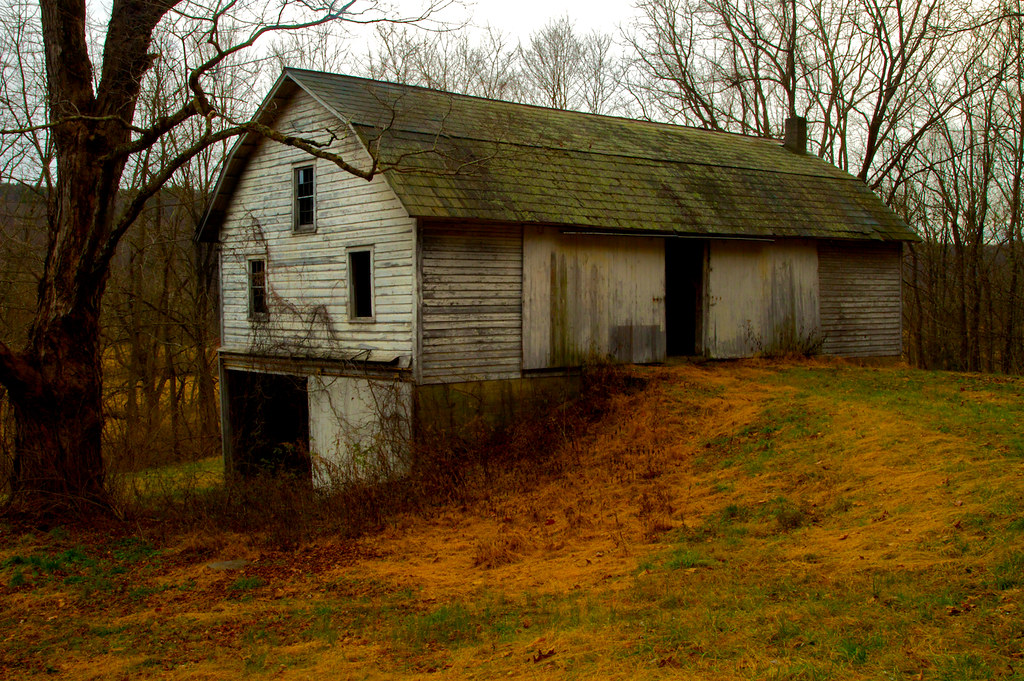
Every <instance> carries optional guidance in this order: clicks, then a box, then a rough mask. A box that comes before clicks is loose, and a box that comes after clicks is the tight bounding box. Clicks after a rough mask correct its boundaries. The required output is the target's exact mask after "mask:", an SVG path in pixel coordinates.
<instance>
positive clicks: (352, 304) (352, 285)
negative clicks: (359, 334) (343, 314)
mask: <svg viewBox="0 0 1024 681" xmlns="http://www.w3.org/2000/svg"><path fill="white" fill-rule="evenodd" d="M359 253H366V254H367V256H368V263H367V264H368V268H367V269H368V271H367V278H368V281H367V282H366V286H367V287H368V288H369V292H368V293H369V303H370V314H369V315H368V316H359V315H357V314H356V308H357V307H358V306H357V304H356V298H357V296H356V294H357V283H358V282H357V281H356V277H355V276H354V273H353V267H352V256H353V255H357V254H359ZM345 267H346V272H347V277H348V319H349V321H350V322H356V323H360V324H370V323H373V322H375V321H377V291H376V288H377V287H376V286H375V285H374V275H375V271H374V270H375V269H376V268H375V267H374V247H373V245H372V244H371V245H366V246H349V247H348V248H346V249H345Z"/></svg>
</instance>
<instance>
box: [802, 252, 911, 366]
mask: <svg viewBox="0 0 1024 681" xmlns="http://www.w3.org/2000/svg"><path fill="white" fill-rule="evenodd" d="M901 246H902V244H900V243H856V242H836V241H823V242H821V243H820V244H819V246H818V273H819V277H820V280H821V330H822V333H823V334H824V337H825V343H824V352H825V353H826V354H829V355H838V356H841V357H897V356H899V355H900V354H902V352H903V328H902V322H903V317H902V315H903V311H902V291H901V286H902V274H901V269H900V268H901V252H902V250H901Z"/></svg>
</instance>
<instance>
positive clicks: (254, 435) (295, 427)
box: [224, 370, 312, 480]
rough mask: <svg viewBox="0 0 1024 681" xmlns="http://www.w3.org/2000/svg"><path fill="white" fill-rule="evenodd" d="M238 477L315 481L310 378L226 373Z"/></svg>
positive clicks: (232, 468)
mask: <svg viewBox="0 0 1024 681" xmlns="http://www.w3.org/2000/svg"><path fill="white" fill-rule="evenodd" d="M224 379H225V382H226V383H227V385H226V386H225V388H226V390H227V395H228V418H229V420H230V433H231V443H230V444H231V447H230V449H229V456H230V459H231V460H230V461H229V462H228V470H229V471H231V472H232V473H233V474H235V475H241V476H251V475H255V474H258V473H273V474H278V473H289V474H292V475H295V476H296V477H298V478H301V479H306V480H309V479H311V478H312V468H311V464H310V457H309V400H308V397H307V389H306V377H305V376H289V375H285V374H264V373H258V372H252V371H233V370H229V371H225V372H224Z"/></svg>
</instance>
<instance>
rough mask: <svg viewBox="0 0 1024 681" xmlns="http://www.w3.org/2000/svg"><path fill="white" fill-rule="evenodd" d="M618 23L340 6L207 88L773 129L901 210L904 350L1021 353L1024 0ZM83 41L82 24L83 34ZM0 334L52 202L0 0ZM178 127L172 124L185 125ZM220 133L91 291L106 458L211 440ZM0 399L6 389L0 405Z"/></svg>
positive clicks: (38, 39) (161, 102)
mask: <svg viewBox="0 0 1024 681" xmlns="http://www.w3.org/2000/svg"><path fill="white" fill-rule="evenodd" d="M638 7H639V10H640V11H639V14H638V17H637V19H636V20H635V21H634V22H632V23H631V24H630V25H626V26H619V27H609V29H608V31H607V32H582V31H580V30H578V29H577V28H576V27H575V25H574V24H573V22H572V20H571V19H569V18H562V19H558V20H554V21H551V22H549V23H548V24H547V25H545V26H544V27H543V28H541V29H540V30H538V31H536V32H535V33H533V34H531V35H529V36H525V37H522V38H520V37H516V36H509V35H506V34H503V33H502V32H501V30H500V29H498V28H496V27H493V26H485V27H482V28H476V29H472V30H470V29H468V28H465V27H453V26H446V25H445V24H443V23H439V22H443V20H444V7H443V6H441V7H434V8H432V9H434V10H438V11H436V12H435V13H434V14H433V15H432V16H431V23H430V24H429V26H427V28H428V29H430V30H425V28H424V27H423V25H422V23H423V22H422V21H411V22H408V21H399V22H397V23H391V22H382V23H378V24H377V25H376V29H375V33H374V37H373V39H372V40H371V41H370V43H369V46H368V47H367V48H365V49H364V48H354V47H353V45H357V44H361V43H356V42H354V41H353V40H352V36H351V35H350V34H349V33H347V31H348V30H349V28H347V27H346V26H347V24H345V23H344V22H342V23H338V22H316V23H311V24H310V25H309V26H307V27H305V28H303V29H302V30H294V31H289V32H284V33H282V34H281V35H279V36H278V37H276V38H268V39H267V40H266V42H265V44H264V45H263V47H262V49H260V50H257V51H256V52H250V53H245V56H244V57H243V56H242V53H241V52H239V53H238V54H237V55H235V54H232V55H231V56H230V58H227V59H225V60H223V62H220V63H219V64H218V66H217V71H216V78H215V79H213V80H212V81H211V82H212V83H214V86H213V90H211V92H213V94H214V95H215V96H216V102H217V106H218V107H219V110H220V111H222V112H229V113H230V116H231V117H232V118H233V119H237V120H244V119H246V117H248V116H251V115H252V113H253V111H254V109H255V106H256V105H257V103H258V102H259V101H260V100H261V98H262V96H263V94H264V93H265V92H266V91H267V88H268V87H269V85H270V84H271V83H272V82H273V80H274V79H275V78H276V77H277V75H278V74H279V73H280V68H281V66H283V65H291V66H297V67H303V68H314V69H322V70H329V71H345V72H349V73H355V74H357V75H365V76H367V77H371V78H376V79H383V80H391V81H396V82H402V83H410V84H419V85H425V86H428V87H432V88H438V89H442V90H450V91H453V92H462V93H466V94H471V95H478V96H483V97H491V98H499V99H507V100H514V101H521V102H525V103H530V104H537V105H541V106H548V107H555V108H563V109H576V110H582V111H589V112H594V113H601V114H610V115H622V116H630V117H635V118H646V119H650V120H657V121H667V122H672V123H678V124H683V125H692V126H697V127H703V128H707V129H713V130H723V131H730V132H737V133H742V134H748V135H758V136H765V137H775V138H781V136H782V127H783V122H784V120H785V119H786V118H787V117H788V116H791V115H799V116H804V117H806V118H807V120H808V132H809V138H810V147H811V148H810V152H811V153H814V154H817V155H819V156H820V157H822V158H823V159H825V160H827V161H829V162H830V163H833V164H835V165H836V166H838V167H840V168H843V169H844V170H847V171H848V172H850V173H851V174H854V175H856V176H858V177H860V178H861V179H863V180H864V181H865V182H866V183H867V184H868V185H869V186H870V187H871V188H872V189H873V190H874V191H876V192H877V193H878V194H879V195H880V196H881V197H882V198H883V200H885V201H886V202H887V203H888V204H889V205H890V206H891V207H892V208H893V209H894V210H896V211H897V212H898V213H899V214H900V215H901V216H903V217H904V219H906V221H907V222H908V223H909V224H910V225H912V227H913V228H914V229H915V230H916V231H917V233H918V234H919V235H920V237H921V241H920V242H919V243H916V244H911V245H909V247H908V249H907V252H906V258H905V268H904V282H905V288H904V329H905V352H906V356H907V359H908V361H909V362H911V363H912V364H914V365H916V366H920V367H925V368H936V369H951V370H967V371H990V372H1004V373H1013V374H1020V373H1022V371H1024V332H1022V330H1021V324H1022V322H1024V319H1022V317H1024V311H1022V310H1021V286H1022V285H1024V281H1022V279H1024V271H1022V255H1024V253H1022V243H1021V241H1022V238H1024V233H1022V224H1021V185H1022V177H1024V89H1022V75H1024V74H1022V69H1024V19H1022V12H1021V2H1020V0H999V1H997V2H990V3H976V2H975V3H971V2H962V1H960V0H955V1H951V0H931V1H928V0H890V1H886V2H883V1H880V0H781V1H780V0H774V1H773V0H641V2H640V3H639V6H638ZM176 26H177V25H176V24H169V25H167V26H164V25H162V24H161V25H158V26H157V29H156V31H155V32H154V34H153V51H154V52H155V53H157V54H158V55H159V58H156V59H155V60H154V61H153V62H152V65H151V67H150V68H149V70H148V71H147V72H146V75H145V77H144V78H143V80H142V89H141V94H140V96H139V100H138V112H137V114H136V115H137V116H141V117H145V118H146V120H159V119H160V117H161V116H169V115H171V114H172V113H173V112H174V111H175V110H176V106H177V104H176V103H177V102H178V101H179V100H180V96H179V95H180V93H181V92H183V91H187V90H188V87H189V84H188V83H187V82H186V81H185V79H186V78H187V76H188V73H189V72H188V70H187V69H184V70H183V69H181V68H178V67H179V66H180V64H181V63H185V62H187V60H188V58H189V54H188V51H189V45H190V43H189V40H199V39H200V38H202V36H201V35H199V34H196V35H189V34H182V33H181V32H180V31H178V32H176ZM94 49H95V50H98V49H99V46H98V43H97V45H96V46H94ZM0 54H3V55H4V58H3V61H2V62H0V102H2V106H0V131H2V135H0V185H2V186H0V200H2V205H0V310H2V314H0V341H2V342H3V343H5V344H6V345H8V346H12V347H14V346H18V345H20V344H23V343H24V342H25V341H26V335H27V334H28V332H29V329H30V327H31V325H32V322H33V318H34V314H35V310H36V309H37V295H38V283H39V281H40V277H41V276H42V272H43V267H44V262H45V258H46V257H47V244H48V238H50V237H49V235H48V233H47V230H48V229H50V227H48V225H49V224H51V221H50V217H52V216H51V215H50V213H51V212H52V211H53V210H54V198H53V197H54V195H53V192H54V186H55V178H54V173H55V163H54V159H55V156H54V153H55V152H54V140H53V138H52V134H51V128H50V127H49V126H48V124H47V120H48V119H47V109H48V104H47V82H46V73H45V64H44V61H45V60H44V49H43V40H42V30H41V23H40V10H39V7H38V6H36V5H35V4H33V3H28V2H20V1H15V2H12V3H9V4H7V5H5V6H4V7H2V8H0ZM190 126H191V127H190ZM202 127H203V120H202V117H201V116H200V117H199V119H198V120H197V121H196V122H195V123H194V124H190V125H185V126H183V127H180V128H177V129H175V130H174V133H173V134H170V135H165V136H163V137H161V138H160V139H158V140H156V141H155V143H154V144H152V145H151V146H149V147H147V148H146V149H144V150H142V152H141V153H138V154H136V155H135V156H134V157H133V158H132V160H131V161H130V162H129V163H128V165H127V166H126V170H125V173H124V176H123V179H122V181H121V187H122V189H121V192H122V196H121V197H119V198H118V201H120V202H124V203H128V202H130V201H132V197H133V196H134V195H135V193H136V192H137V191H139V188H140V187H142V186H144V185H146V184H147V183H149V182H152V180H153V178H154V176H155V173H156V170H155V169H161V168H164V167H165V166H166V164H167V163H168V159H170V158H174V157H175V156H176V154H178V152H179V151H180V150H181V149H182V148H183V147H186V146H188V145H189V143H190V140H191V137H190V136H193V135H199V134H201V133H202ZM230 143H231V140H230V138H228V137H226V138H225V139H223V140H221V141H218V143H216V144H210V145H208V146H207V147H206V148H204V150H203V151H202V153H198V154H194V155H192V156H191V157H190V158H189V160H188V162H186V163H183V164H182V165H181V166H180V167H178V168H177V169H176V170H175V171H174V172H173V173H172V174H171V175H170V177H169V179H168V180H167V181H166V182H162V185H161V186H162V188H161V189H160V190H159V191H157V192H155V193H153V194H152V196H151V198H149V199H148V200H147V201H146V204H145V209H144V211H143V212H142V213H141V215H140V217H139V218H138V219H137V220H135V221H134V223H133V224H132V226H131V228H130V229H129V230H128V232H127V234H126V235H125V237H124V238H123V239H121V241H120V245H119V247H118V250H117V253H116V256H115V257H114V259H113V260H112V262H111V269H110V278H109V282H108V285H107V290H106V294H105V297H104V299H103V306H102V358H103V360H102V362H103V370H104V379H103V381H104V382H103V394H104V405H105V407H104V408H105V415H106V426H105V429H104V452H105V457H106V458H108V460H109V461H110V462H111V465H114V466H115V467H116V468H118V469H134V468H140V467H145V466H151V465H155V464H158V463H166V462H173V461H181V460H186V459H195V458H198V457H201V456H205V455H210V454H213V453H216V452H217V451H218V450H219V443H218V437H219V434H218V422H217V407H216V386H215V376H216V371H215V361H214V359H215V355H214V352H215V348H216V346H217V338H216V335H217V326H216V289H215V282H216V271H215V267H216V255H215V253H214V252H213V251H212V250H210V249H208V248H203V247H197V246H196V245H194V244H193V243H192V240H191V237H192V234H193V232H194V229H195V226H196V224H197V221H198V220H199V219H200V217H201V213H202V211H203V210H204V208H205V205H206V199H207V197H208V196H209V195H210V192H211V190H212V186H213V183H214V182H215V180H216V172H217V169H218V165H219V163H220V161H221V160H222V159H223V157H224V154H225V153H226V150H227V149H228V148H229V146H230ZM4 405H5V406H4V407H3V408H4V409H7V408H8V407H7V406H6V402H5V403H4Z"/></svg>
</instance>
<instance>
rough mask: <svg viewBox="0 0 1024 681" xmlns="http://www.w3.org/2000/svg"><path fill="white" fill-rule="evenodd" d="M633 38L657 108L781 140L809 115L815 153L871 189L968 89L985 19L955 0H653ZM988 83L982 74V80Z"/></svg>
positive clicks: (641, 82) (636, 71)
mask: <svg viewBox="0 0 1024 681" xmlns="http://www.w3.org/2000/svg"><path fill="white" fill-rule="evenodd" d="M639 7H640V9H641V10H642V11H643V16H642V18H641V20H640V21H639V23H638V25H637V26H636V27H635V29H634V30H632V31H631V32H630V33H629V35H628V42H629V43H630V44H631V46H632V47H633V49H634V51H635V58H634V63H633V68H632V76H631V78H630V83H631V89H632V91H633V94H634V96H635V97H636V98H637V99H638V100H640V102H641V103H642V105H643V108H644V110H645V111H648V112H650V113H651V114H652V115H653V116H654V117H667V118H670V119H672V120H678V121H680V122H684V123H690V124H697V125H701V126H703V127H708V128H713V129H722V130H731V131H735V132H742V133H746V134H754V135H761V136H766V137H778V136H780V134H781V131H782V124H783V122H784V119H785V118H786V117H788V116H792V115H794V114H796V115H801V116H804V117H806V118H808V123H809V127H810V130H811V136H812V138H813V139H814V140H815V141H816V142H817V148H816V149H815V151H816V152H817V153H818V154H819V155H821V156H822V157H825V158H827V159H829V160H830V161H832V162H834V163H836V164H837V165H838V166H840V167H841V168H844V169H848V170H849V171H850V172H852V173H854V174H856V175H857V176H859V177H860V178H861V179H863V180H865V181H866V182H868V183H869V185H871V186H872V187H873V188H876V189H877V188H879V187H882V185H885V189H886V191H892V189H893V185H892V184H891V183H889V184H886V183H887V180H888V178H890V176H891V174H892V171H893V170H894V169H895V168H896V167H897V166H898V165H899V164H900V163H901V162H902V159H904V157H905V155H906V154H907V153H909V152H910V151H911V150H912V148H913V146H914V145H915V144H917V143H918V142H919V141H920V139H921V136H922V135H923V134H924V133H925V132H926V131H927V130H928V129H929V127H930V126H932V125H934V124H936V123H937V122H938V121H940V120H941V119H942V118H943V117H944V116H945V115H946V114H947V113H948V112H949V111H950V110H951V108H952V107H954V106H956V103H957V102H958V101H962V100H963V98H964V97H965V96H968V95H969V93H965V92H963V91H962V88H959V87H958V83H957V82H956V80H955V78H954V74H958V73H963V72H964V71H971V70H972V68H973V64H974V63H975V62H976V61H977V60H978V59H979V58H980V52H981V49H982V48H983V45H978V44H975V43H972V42H971V41H970V40H969V36H968V34H967V33H966V30H967V28H968V27H970V26H971V25H973V24H974V23H976V22H978V21H983V19H979V18H978V14H979V12H978V10H977V8H974V7H972V6H970V5H968V4H965V3H960V2H951V1H949V0H893V2H886V3H880V2H878V1H877V0H785V1H783V2H777V1H775V0H741V1H739V2H734V1H733V0H643V2H641V3H640V5H639ZM971 84H972V85H973V86H974V87H980V85H981V82H980V81H977V80H975V81H972V82H971Z"/></svg>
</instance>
